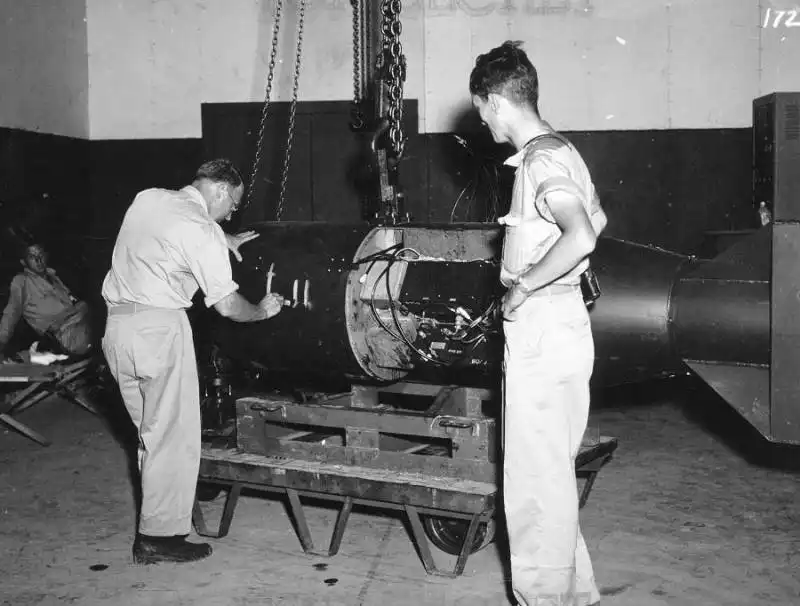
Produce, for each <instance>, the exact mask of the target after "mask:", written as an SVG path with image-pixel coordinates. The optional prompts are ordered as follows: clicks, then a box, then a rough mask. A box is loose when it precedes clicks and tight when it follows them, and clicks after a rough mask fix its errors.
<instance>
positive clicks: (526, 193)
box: [499, 137, 597, 284]
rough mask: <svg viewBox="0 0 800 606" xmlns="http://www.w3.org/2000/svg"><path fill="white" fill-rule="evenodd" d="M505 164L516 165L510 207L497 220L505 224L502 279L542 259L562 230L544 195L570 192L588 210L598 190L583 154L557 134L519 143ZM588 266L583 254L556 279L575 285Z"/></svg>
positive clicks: (558, 281)
mask: <svg viewBox="0 0 800 606" xmlns="http://www.w3.org/2000/svg"><path fill="white" fill-rule="evenodd" d="M505 163H506V164H507V165H509V166H513V167H514V168H516V177H515V179H514V189H513V193H512V198H511V208H510V209H509V212H508V214H507V215H505V216H504V217H501V218H500V219H499V222H500V223H501V224H503V225H505V226H506V228H505V239H504V242H503V267H502V270H501V271H502V273H503V275H504V277H506V278H516V277H518V276H519V275H520V274H522V273H524V272H525V270H526V269H527V268H529V267H530V266H531V265H533V264H535V263H537V262H538V261H539V260H541V258H542V257H544V255H545V254H546V253H547V251H548V250H550V247H552V246H553V244H555V242H556V240H558V238H559V237H560V235H561V229H560V228H559V227H558V224H557V223H556V221H555V219H554V218H553V216H552V213H551V212H550V209H549V207H548V205H547V201H546V198H547V195H548V194H550V193H552V192H555V191H566V192H568V193H572V194H574V195H575V196H577V197H578V198H579V199H580V200H581V201H582V202H583V205H584V208H585V209H586V212H587V214H591V205H592V204H593V202H594V201H595V200H596V196H597V194H596V192H595V188H594V184H593V183H592V178H591V175H590V174H589V169H588V168H587V167H586V164H585V163H584V161H583V158H582V157H581V155H580V154H579V153H578V151H577V150H576V149H575V148H574V147H573V146H572V145H571V144H569V143H568V142H566V141H561V140H560V139H557V138H555V137H546V138H543V139H542V140H541V141H536V142H535V143H534V144H529V145H527V146H525V147H523V148H522V149H521V150H519V151H518V152H517V153H516V154H514V155H513V156H511V157H510V158H508V160H506V162H505ZM588 266H589V262H588V261H587V260H585V259H584V260H583V261H582V262H581V263H580V264H579V265H578V266H577V267H575V268H574V269H573V270H572V271H570V272H569V273H567V274H566V275H565V276H562V277H561V278H559V279H558V280H556V281H555V283H556V284H577V283H578V282H579V281H580V274H581V273H582V272H583V271H585V270H586V268H587V267H588Z"/></svg>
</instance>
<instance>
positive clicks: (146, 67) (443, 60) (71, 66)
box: [0, 0, 800, 139]
mask: <svg viewBox="0 0 800 606" xmlns="http://www.w3.org/2000/svg"><path fill="white" fill-rule="evenodd" d="M792 1H793V0H792ZM308 4H309V7H308V11H307V20H306V27H305V38H304V39H305V52H304V59H303V63H304V67H303V70H302V76H301V81H300V99H301V100H328V99H349V98H350V97H351V96H352V88H351V87H352V71H351V70H352V64H351V38H352V36H351V29H350V28H351V20H350V18H351V13H350V4H349V0H309V2H308ZM284 5H285V6H284V15H285V16H286V17H287V21H286V23H285V24H284V33H285V34H286V35H285V36H284V37H283V39H282V41H281V52H280V54H279V60H280V63H279V65H278V66H277V69H276V74H275V84H274V88H273V99H278V100H288V99H289V98H290V96H291V87H292V79H291V75H292V70H293V47H294V43H295V40H294V33H295V31H294V30H295V8H296V0H284ZM794 7H795V5H794V4H792V3H791V2H789V1H788V0H787V3H786V4H780V3H779V2H777V1H775V2H773V1H772V0H406V1H405V2H404V19H403V21H404V29H403V38H402V40H403V44H404V47H405V51H406V54H407V58H408V65H409V72H408V81H407V83H406V95H407V96H408V97H411V98H417V99H419V102H420V107H421V116H420V122H421V123H420V129H421V130H422V131H424V132H443V131H448V130H450V129H451V128H452V127H453V123H454V120H455V119H456V117H457V116H458V113H459V111H461V110H463V109H464V108H465V107H466V104H467V102H468V99H467V92H466V84H467V79H468V76H469V72H470V69H471V67H472V65H473V62H474V59H475V56H476V55H477V54H479V53H480V52H484V51H486V50H488V49H489V48H490V47H492V46H494V45H496V44H499V43H500V42H502V41H503V40H505V39H507V38H512V39H519V40H523V41H524V42H525V43H526V49H527V50H528V51H529V54H530V55H531V57H532V59H533V60H534V62H535V64H536V65H537V67H538V68H539V70H540V73H541V88H542V101H541V109H542V112H543V114H544V115H545V117H546V118H548V119H549V120H550V121H551V122H552V123H553V124H554V125H555V126H556V127H557V128H560V129H564V130H583V129H586V130H602V129H664V128H714V127H744V126H749V125H750V123H751V101H752V99H753V98H754V97H757V96H759V95H761V94H764V93H768V92H772V91H774V90H797V89H800V62H798V61H797V59H796V58H797V57H800V27H796V28H795V27H791V26H789V25H790V24H788V23H787V19H788V18H789V17H790V16H791V15H789V14H787V15H784V16H783V18H782V19H781V21H780V22H779V24H778V26H777V27H773V25H774V24H775V18H776V17H777V13H776V12H775V11H776V10H777V9H793V8H794ZM273 8H274V0H0V16H2V25H1V26H0V27H2V30H1V31H0V45H2V46H0V48H2V49H3V52H2V55H0V66H2V72H1V75H0V85H1V86H2V94H0V122H1V123H2V125H3V126H12V127H19V128H26V129H29V130H41V131H44V132H52V133H57V134H67V135H73V136H89V137H90V138H92V139H123V138H124V139H128V138H132V139H139V138H178V137H199V136H200V135H201V125H200V104H201V103H202V102H218V101H261V100H262V99H263V94H264V84H265V82H266V74H267V63H268V57H269V53H270V39H271V35H272V14H273ZM767 9H770V10H771V11H772V13H771V15H770V17H771V18H770V21H769V25H768V27H763V25H764V19H765V11H766V10H767ZM84 12H85V16H86V17H87V19H88V32H87V31H86V29H85V27H86V26H85V24H84V21H83V19H84ZM793 23H797V24H798V25H800V18H796V19H795V21H794V22H793ZM87 47H88V61H87V60H86V52H87V50H86V49H87ZM87 70H88V77H87ZM87 79H88V82H89V86H88V97H87V87H86V82H87ZM87 108H88V109H87ZM88 116H90V117H91V119H90V120H89V118H88Z"/></svg>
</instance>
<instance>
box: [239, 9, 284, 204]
mask: <svg viewBox="0 0 800 606" xmlns="http://www.w3.org/2000/svg"><path fill="white" fill-rule="evenodd" d="M282 10H283V0H277V1H276V3H275V16H274V19H275V22H274V24H273V27H272V50H271V51H270V55H269V70H268V72H267V85H266V91H265V93H264V106H263V107H262V108H261V124H260V125H259V128H258V141H257V143H256V157H255V159H254V160H253V168H252V171H251V173H250V188H249V189H248V190H247V204H248V205H249V204H250V203H251V202H252V201H253V195H254V194H253V192H254V191H255V189H256V177H257V176H258V169H259V167H260V165H261V152H262V150H263V149H264V134H265V133H266V125H267V113H268V110H269V102H270V97H271V96H272V81H273V79H274V77H275V63H276V61H277V58H278V34H279V32H280V28H281V12H282Z"/></svg>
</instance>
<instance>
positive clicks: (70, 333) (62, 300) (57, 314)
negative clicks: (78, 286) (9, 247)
mask: <svg viewBox="0 0 800 606" xmlns="http://www.w3.org/2000/svg"><path fill="white" fill-rule="evenodd" d="M20 252H21V257H20V263H21V264H22V267H23V271H22V272H21V273H19V274H17V275H16V276H14V279H13V280H12V281H11V288H10V292H9V297H8V303H7V304H6V307H5V309H4V310H3V316H2V318H0V359H2V357H3V354H4V353H7V352H4V351H3V350H4V349H5V347H6V345H7V344H8V342H9V341H10V340H11V337H12V336H13V334H14V330H15V329H16V327H17V324H18V323H19V320H20V318H23V319H24V320H25V321H26V322H27V323H28V324H29V325H30V327H31V328H32V329H33V330H34V331H35V332H36V334H38V335H39V336H40V337H42V339H43V341H45V343H44V347H40V349H47V348H51V347H53V346H55V349H56V350H58V351H56V353H64V354H68V355H73V356H81V355H85V354H86V353H88V352H89V351H90V350H91V349H92V331H91V322H90V317H89V306H88V305H87V304H86V303H85V302H84V301H79V300H78V299H77V298H75V297H74V296H73V295H72V293H71V292H70V290H69V289H68V288H67V287H66V286H65V285H64V283H63V282H62V281H61V280H60V279H59V277H58V276H57V275H56V272H55V270H54V269H52V268H50V267H48V266H47V253H46V252H45V250H44V248H43V247H42V246H41V245H40V244H37V243H30V244H28V245H27V246H25V247H24V248H22V249H21V251H20Z"/></svg>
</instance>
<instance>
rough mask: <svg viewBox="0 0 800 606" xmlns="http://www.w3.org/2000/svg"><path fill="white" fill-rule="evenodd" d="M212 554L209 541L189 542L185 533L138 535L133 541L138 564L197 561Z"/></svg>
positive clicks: (135, 558)
mask: <svg viewBox="0 0 800 606" xmlns="http://www.w3.org/2000/svg"><path fill="white" fill-rule="evenodd" d="M210 555H211V545H209V544H208V543H189V542H188V541H187V540H186V536H185V535H181V536H174V537H151V536H148V535H142V534H140V535H137V536H136V540H135V541H134V542H133V561H134V563H136V564H157V563H159V562H196V561H197V560H202V559H203V558H207V557H208V556H210Z"/></svg>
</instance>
